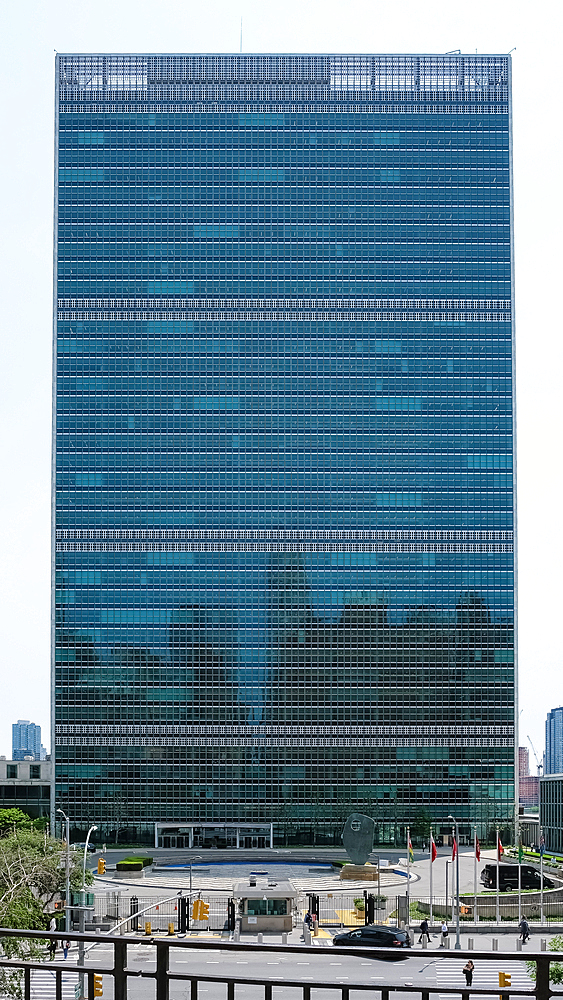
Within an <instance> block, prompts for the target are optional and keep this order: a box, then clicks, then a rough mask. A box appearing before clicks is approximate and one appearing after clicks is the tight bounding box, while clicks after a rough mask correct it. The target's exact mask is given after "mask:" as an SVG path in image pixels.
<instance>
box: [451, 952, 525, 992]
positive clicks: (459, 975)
mask: <svg viewBox="0 0 563 1000" xmlns="http://www.w3.org/2000/svg"><path fill="white" fill-rule="evenodd" d="M465 961H466V960H465V959H459V958H443V959H441V960H440V962H438V963H437V966H436V981H437V982H436V985H437V986H438V987H440V986H446V985H447V986H455V985H456V983H457V982H459V981H460V980H461V981H462V982H463V971H462V970H463V966H464V965H465ZM499 972H507V973H508V975H509V976H510V977H511V983H510V985H511V987H512V988H513V989H517V990H529V989H533V987H534V983H533V982H532V980H531V979H530V976H529V974H528V971H527V969H526V968H525V966H524V965H523V963H521V962H514V961H510V959H507V960H504V959H503V958H502V957H500V956H499V959H498V961H495V962H481V963H479V962H478V963H477V968H476V969H475V971H474V973H473V986H475V987H478V988H479V989H481V990H484V989H489V988H490V989H491V990H493V989H494V990H495V995H498V992H499V981H498V974H499ZM503 992H505V991H503ZM438 996H439V998H440V1000H451V997H450V996H449V994H447V993H440V994H438Z"/></svg>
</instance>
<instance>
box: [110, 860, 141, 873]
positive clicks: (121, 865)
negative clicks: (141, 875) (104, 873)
mask: <svg viewBox="0 0 563 1000" xmlns="http://www.w3.org/2000/svg"><path fill="white" fill-rule="evenodd" d="M115 870H116V871H117V872H142V870H143V863H142V861H118V862H117V864H116V866H115Z"/></svg>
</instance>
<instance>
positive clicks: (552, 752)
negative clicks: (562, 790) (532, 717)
mask: <svg viewBox="0 0 563 1000" xmlns="http://www.w3.org/2000/svg"><path fill="white" fill-rule="evenodd" d="M544 773H545V774H561V773H563V707H562V708H552V710H551V712H548V713H547V720H546V723H545V768H544Z"/></svg>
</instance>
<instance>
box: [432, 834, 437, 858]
mask: <svg viewBox="0 0 563 1000" xmlns="http://www.w3.org/2000/svg"><path fill="white" fill-rule="evenodd" d="M437 857H438V850H437V848H436V844H435V843H434V837H430V858H431V860H432V861H435V860H436V858H437Z"/></svg>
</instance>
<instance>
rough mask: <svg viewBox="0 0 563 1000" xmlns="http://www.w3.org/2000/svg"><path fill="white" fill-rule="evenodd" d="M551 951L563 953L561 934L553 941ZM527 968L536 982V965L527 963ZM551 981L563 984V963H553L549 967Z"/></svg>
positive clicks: (562, 937)
mask: <svg viewBox="0 0 563 1000" xmlns="http://www.w3.org/2000/svg"><path fill="white" fill-rule="evenodd" d="M549 950H550V951H563V936H562V935H561V934H556V935H555V937H553V938H552V939H551V942H550V945H549ZM526 967H527V969H528V973H529V976H530V979H533V980H534V982H535V981H536V972H537V969H536V963H535V962H526ZM549 981H550V982H551V983H554V984H555V985H559V984H560V983H563V963H561V962H551V963H550V966H549Z"/></svg>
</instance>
